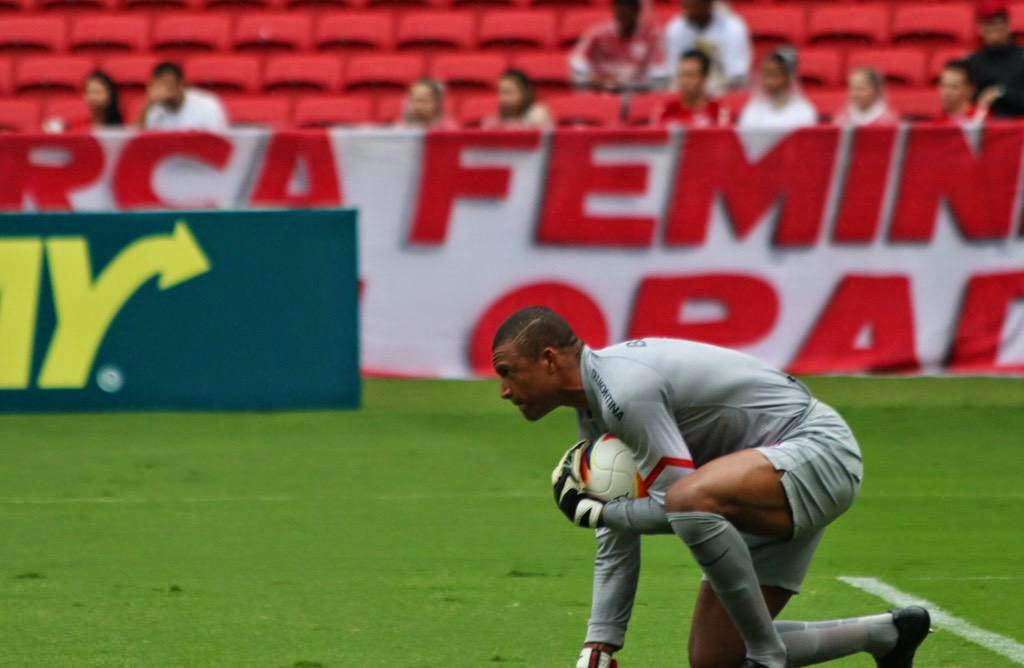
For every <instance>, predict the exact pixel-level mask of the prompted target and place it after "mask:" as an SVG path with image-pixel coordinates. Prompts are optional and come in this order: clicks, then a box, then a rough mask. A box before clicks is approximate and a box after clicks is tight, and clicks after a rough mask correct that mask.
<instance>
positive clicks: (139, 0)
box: [121, 0, 202, 11]
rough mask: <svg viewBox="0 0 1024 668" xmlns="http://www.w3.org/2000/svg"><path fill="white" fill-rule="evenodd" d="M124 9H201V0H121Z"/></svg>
mask: <svg viewBox="0 0 1024 668" xmlns="http://www.w3.org/2000/svg"><path fill="white" fill-rule="evenodd" d="M121 1H122V2H123V3H124V4H123V7H124V9H133V10H140V11H163V10H183V9H186V10H187V9H199V8H200V7H201V6H202V5H201V0H121Z"/></svg>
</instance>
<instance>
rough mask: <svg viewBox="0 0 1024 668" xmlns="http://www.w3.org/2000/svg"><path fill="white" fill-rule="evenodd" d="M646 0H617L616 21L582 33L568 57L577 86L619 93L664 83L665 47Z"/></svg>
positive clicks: (614, 18)
mask: <svg viewBox="0 0 1024 668" xmlns="http://www.w3.org/2000/svg"><path fill="white" fill-rule="evenodd" d="M646 1H647V0H614V5H613V11H614V17H613V19H612V20H611V21H607V22H605V23H601V24H598V25H596V26H594V27H593V28H591V29H590V30H588V31H587V32H586V33H584V34H583V37H581V38H580V41H579V42H578V43H577V44H576V48H575V49H573V52H572V54H571V55H570V56H569V69H570V71H571V73H572V80H573V83H574V84H576V85H577V86H580V87H587V88H593V89H597V90H607V91H614V92H620V91H624V90H645V89H647V88H655V87H659V86H660V85H661V84H663V83H664V81H665V78H666V76H667V72H666V70H665V45H664V43H663V39H662V33H661V28H660V27H659V26H658V23H657V22H656V21H655V20H654V17H653V16H652V15H651V12H650V11H648V10H647V9H645V7H644V3H645V2H646Z"/></svg>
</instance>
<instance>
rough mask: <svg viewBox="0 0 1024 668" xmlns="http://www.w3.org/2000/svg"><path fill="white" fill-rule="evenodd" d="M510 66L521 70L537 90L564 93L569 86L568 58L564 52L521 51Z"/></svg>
mask: <svg viewBox="0 0 1024 668" xmlns="http://www.w3.org/2000/svg"><path fill="white" fill-rule="evenodd" d="M512 66H513V67H515V68H517V69H520V70H522V71H523V72H524V73H525V74H526V76H528V77H529V78H530V80H531V81H532V82H533V85H534V86H535V87H536V88H537V90H538V91H539V92H542V93H544V92H548V93H564V92H566V91H568V90H569V89H570V88H571V85H570V82H569V58H568V56H567V55H566V54H564V53H559V52H557V51H556V52H553V53H521V54H519V55H517V56H515V57H514V58H513V59H512Z"/></svg>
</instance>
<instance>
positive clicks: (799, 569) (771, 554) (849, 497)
mask: <svg viewBox="0 0 1024 668" xmlns="http://www.w3.org/2000/svg"><path fill="white" fill-rule="evenodd" d="M757 450H758V452H760V453H761V454H763V455H764V456H765V457H767V458H768V460H769V461H770V462H771V463H772V466H774V467H775V470H776V471H783V472H784V473H783V476H782V487H783V489H784V490H785V492H786V499H787V500H788V502H789V508H790V511H791V512H792V515H793V537H792V538H790V539H789V540H779V539H777V538H765V537H763V536H750V535H746V534H745V535H744V538H745V539H746V541H747V545H748V546H749V547H750V553H751V556H752V557H753V560H754V569H755V570H756V571H757V574H758V577H759V579H760V581H761V584H765V585H773V586H776V587H782V588H783V589H788V590H790V591H792V592H799V591H800V585H801V584H802V583H803V580H804V576H805V575H806V574H807V569H808V567H809V566H810V563H811V557H812V556H813V555H814V550H815V549H816V548H817V547H818V542H819V541H821V536H822V534H823V533H824V531H825V527H826V526H828V524H829V523H830V522H832V520H834V519H836V518H837V517H839V516H840V515H842V514H843V513H844V512H846V510H847V509H848V508H849V507H850V506H851V505H852V504H853V500H854V499H855V498H856V497H857V493H858V492H859V491H860V483H861V480H862V479H863V477H864V464H863V462H862V461H861V456H860V446H858V445H857V439H856V438H854V436H853V433H852V432H851V431H850V428H849V427H848V426H847V424H846V421H845V420H843V418H842V417H841V416H840V415H839V413H837V412H836V411H835V409H833V408H832V407H831V406H828V405H826V404H823V403H821V402H817V404H816V405H815V406H814V407H813V408H812V409H811V410H810V411H809V412H808V414H807V417H806V418H805V419H804V421H803V422H802V423H801V424H800V425H798V426H797V427H796V428H795V429H793V430H792V431H790V432H789V433H788V434H786V437H785V440H783V441H781V442H779V443H776V444H773V445H770V446H763V447H759V448H757Z"/></svg>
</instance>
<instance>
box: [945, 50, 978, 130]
mask: <svg viewBox="0 0 1024 668" xmlns="http://www.w3.org/2000/svg"><path fill="white" fill-rule="evenodd" d="M974 90H975V85H974V80H973V79H972V78H971V68H970V66H969V65H968V64H967V61H966V60H951V61H949V62H948V63H946V66H945V67H944V68H942V73H941V74H940V75H939V99H940V101H941V103H942V120H943V121H945V122H947V123H956V124H957V125H961V126H964V127H969V126H973V125H978V124H980V123H982V122H984V120H985V117H986V116H987V115H988V108H987V107H986V106H984V105H983V104H982V103H981V102H979V103H978V104H975V103H974Z"/></svg>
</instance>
